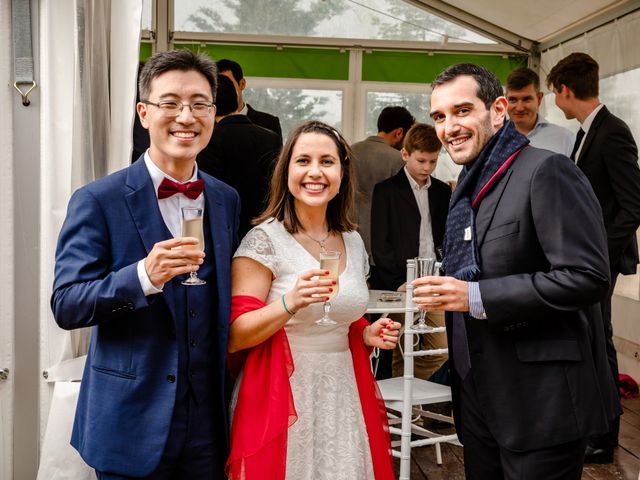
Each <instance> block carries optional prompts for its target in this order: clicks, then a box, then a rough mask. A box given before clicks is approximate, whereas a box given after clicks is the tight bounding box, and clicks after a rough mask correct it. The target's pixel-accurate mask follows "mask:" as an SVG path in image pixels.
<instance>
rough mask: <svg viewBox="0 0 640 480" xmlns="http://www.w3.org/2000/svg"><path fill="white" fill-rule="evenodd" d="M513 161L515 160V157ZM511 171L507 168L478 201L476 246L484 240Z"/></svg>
mask: <svg viewBox="0 0 640 480" xmlns="http://www.w3.org/2000/svg"><path fill="white" fill-rule="evenodd" d="M515 161H517V159H516V160H515ZM512 173H513V171H512V170H511V168H509V170H507V173H505V175H504V177H502V178H501V179H500V180H499V181H498V183H497V184H496V185H495V186H494V187H493V189H491V191H490V192H489V193H488V194H487V196H486V197H484V199H482V202H480V207H479V208H478V212H477V213H476V238H477V239H478V246H480V245H482V243H483V242H484V237H485V235H486V234H487V230H488V228H489V225H490V224H491V220H493V216H494V214H495V213H496V207H497V206H498V202H499V201H500V198H501V197H502V193H503V192H504V189H505V187H506V186H507V183H509V179H510V178H511V174H512Z"/></svg>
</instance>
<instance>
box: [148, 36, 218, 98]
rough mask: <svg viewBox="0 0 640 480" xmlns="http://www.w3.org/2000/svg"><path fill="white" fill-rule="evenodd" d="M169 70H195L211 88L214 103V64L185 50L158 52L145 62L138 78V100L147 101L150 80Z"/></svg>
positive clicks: (203, 56)
mask: <svg viewBox="0 0 640 480" xmlns="http://www.w3.org/2000/svg"><path fill="white" fill-rule="evenodd" d="M171 70H180V71H183V72H188V71H190V70H195V71H196V72H198V73H201V74H202V75H204V77H205V78H206V79H207V81H208V82H209V86H210V87H211V101H213V102H215V100H216V90H217V75H218V70H217V69H216V64H215V63H214V61H213V60H211V58H210V57H208V56H207V55H205V54H203V53H195V52H193V51H191V50H188V49H186V48H181V49H178V50H169V51H167V52H158V53H156V54H155V55H153V56H152V57H151V58H150V59H149V60H147V63H145V65H144V67H142V70H141V71H140V75H139V77H138V91H139V92H140V99H141V100H149V94H150V93H151V82H152V80H153V79H154V78H156V77H159V76H160V75H162V74H163V73H166V72H170V71H171Z"/></svg>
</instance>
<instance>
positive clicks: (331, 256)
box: [316, 251, 340, 325]
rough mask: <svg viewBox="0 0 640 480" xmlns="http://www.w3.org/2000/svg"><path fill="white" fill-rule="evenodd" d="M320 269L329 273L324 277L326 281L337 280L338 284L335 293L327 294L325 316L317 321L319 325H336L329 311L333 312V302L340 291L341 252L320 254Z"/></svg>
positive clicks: (324, 305) (324, 307)
mask: <svg viewBox="0 0 640 480" xmlns="http://www.w3.org/2000/svg"><path fill="white" fill-rule="evenodd" d="M320 269H321V270H326V271H328V272H329V274H328V275H325V276H324V277H322V278H323V279H326V280H335V282H336V284H335V285H334V286H333V291H332V292H329V293H328V294H326V297H325V298H326V299H327V300H325V302H324V304H323V310H324V315H323V316H322V318H320V319H318V320H316V324H318V325H335V324H336V321H335V320H331V319H330V318H329V311H330V310H331V300H332V299H333V298H334V297H335V296H336V295H337V294H338V290H339V289H340V283H339V280H338V272H339V271H340V252H333V251H323V252H320Z"/></svg>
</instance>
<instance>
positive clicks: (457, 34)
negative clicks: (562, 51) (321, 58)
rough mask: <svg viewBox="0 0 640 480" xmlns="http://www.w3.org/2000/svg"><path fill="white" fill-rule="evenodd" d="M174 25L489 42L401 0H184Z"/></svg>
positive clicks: (178, 4) (186, 28)
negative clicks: (266, 0)
mask: <svg viewBox="0 0 640 480" xmlns="http://www.w3.org/2000/svg"><path fill="white" fill-rule="evenodd" d="M174 27H175V30H177V31H191V32H225V33H232V32H233V33H245V34H258V35H286V36H305V37H325V38H358V39H385V40H409V41H431V42H442V41H448V42H452V43H456V42H458V43H484V44H494V43H495V42H494V41H493V40H490V39H488V38H486V37H483V36H481V35H478V34H476V33H474V32H472V31H470V30H467V29H465V28H463V27H461V26H459V25H456V24H454V23H452V22H449V21H447V20H444V19H442V18H440V17H437V16H435V15H432V14H430V13H428V12H426V11H425V10H423V9H421V8H419V7H416V6H414V5H410V4H409V3H408V2H405V1H403V0H307V1H299V0H270V1H269V2H265V1H262V0H208V1H207V0H188V1H182V2H175V22H174Z"/></svg>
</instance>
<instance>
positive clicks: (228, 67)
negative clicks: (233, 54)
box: [216, 58, 244, 83]
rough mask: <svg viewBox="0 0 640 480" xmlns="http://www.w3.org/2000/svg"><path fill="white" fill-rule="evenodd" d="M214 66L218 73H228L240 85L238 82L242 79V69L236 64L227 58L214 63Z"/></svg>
mask: <svg viewBox="0 0 640 480" xmlns="http://www.w3.org/2000/svg"><path fill="white" fill-rule="evenodd" d="M216 66H217V67H218V71H219V72H220V73H223V72H228V71H230V72H231V75H232V76H233V78H235V80H236V82H238V83H240V80H242V79H243V78H244V75H243V73H242V67H241V66H240V64H239V63H238V62H234V61H233V60H229V59H228V58H223V59H222V60H218V61H217V62H216Z"/></svg>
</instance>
